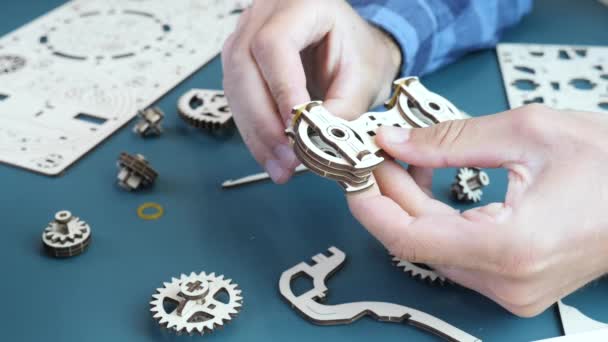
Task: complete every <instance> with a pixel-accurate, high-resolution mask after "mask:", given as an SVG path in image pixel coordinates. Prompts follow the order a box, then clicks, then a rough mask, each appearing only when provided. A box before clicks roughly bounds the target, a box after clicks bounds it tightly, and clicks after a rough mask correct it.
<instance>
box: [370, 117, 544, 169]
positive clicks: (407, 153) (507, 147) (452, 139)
mask: <svg viewBox="0 0 608 342" xmlns="http://www.w3.org/2000/svg"><path fill="white" fill-rule="evenodd" d="M528 114H530V113H528ZM520 117H521V115H516V114H515V113H514V112H504V113H500V114H495V115H490V116H484V117H480V118H473V119H467V120H454V121H447V122H442V123H440V124H437V125H434V126H431V127H427V128H414V129H407V128H397V127H381V128H380V129H379V130H378V135H377V137H376V143H377V144H378V146H380V147H381V148H382V149H383V150H384V151H385V152H386V153H388V154H389V155H391V156H392V157H393V158H395V159H398V160H401V161H403V162H405V163H408V164H412V165H416V166H420V167H431V168H444V167H464V166H477V167H486V168H498V167H503V166H505V164H509V163H512V162H520V161H521V159H522V156H523V154H524V153H527V152H529V151H530V150H531V148H532V147H533V144H532V143H531V140H530V139H528V137H527V136H522V134H521V133H522V132H521V123H520V122H519V118H520ZM527 121H530V120H527Z"/></svg>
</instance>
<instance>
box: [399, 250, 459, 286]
mask: <svg viewBox="0 0 608 342" xmlns="http://www.w3.org/2000/svg"><path fill="white" fill-rule="evenodd" d="M392 258H393V263H394V264H395V266H397V267H399V268H401V269H402V270H403V272H404V273H407V274H409V275H410V276H412V277H413V278H415V279H420V280H422V281H427V282H429V283H431V284H434V283H439V284H440V285H443V284H445V283H446V282H447V281H448V280H447V278H446V277H444V276H442V275H441V274H439V273H437V272H435V271H434V270H433V269H432V268H430V267H429V266H427V265H424V264H417V263H413V262H410V261H407V260H401V259H399V258H397V257H396V256H392Z"/></svg>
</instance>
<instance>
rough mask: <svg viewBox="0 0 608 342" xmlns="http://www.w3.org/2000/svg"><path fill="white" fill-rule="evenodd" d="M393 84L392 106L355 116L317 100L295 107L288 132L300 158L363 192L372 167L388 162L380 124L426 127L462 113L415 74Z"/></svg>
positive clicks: (370, 182) (348, 187) (351, 189)
mask: <svg viewBox="0 0 608 342" xmlns="http://www.w3.org/2000/svg"><path fill="white" fill-rule="evenodd" d="M394 89H395V91H394V95H393V97H392V98H391V99H390V100H389V101H388V102H387V103H386V107H387V108H388V111H386V112H369V113H365V114H363V115H361V116H360V117H359V118H358V119H356V120H354V121H346V120H344V119H341V118H339V117H337V116H335V115H333V114H332V113H330V112H329V111H328V110H327V109H325V108H324V107H323V105H322V102H318V101H315V102H309V103H305V104H303V105H300V106H297V107H295V108H294V109H293V113H294V119H293V121H292V125H291V127H289V128H288V129H287V130H286V134H287V135H288V136H289V137H290V138H291V140H292V143H293V147H294V151H295V153H296V155H297V156H298V158H299V159H300V160H301V161H302V163H303V164H304V165H306V166H307V167H308V168H309V169H310V170H312V171H313V172H315V173H317V174H318V175H320V176H322V177H326V178H329V179H333V180H335V181H337V182H338V183H339V184H340V185H341V186H342V187H343V188H344V190H345V191H346V192H357V191H362V190H365V189H367V188H369V187H370V186H372V185H373V184H374V181H373V178H372V177H371V174H372V171H373V170H374V169H375V168H376V167H378V165H380V164H381V163H382V162H383V161H384V158H383V157H382V150H381V149H380V148H379V147H378V146H377V145H376V143H375V138H374V137H375V135H376V131H377V130H378V128H379V127H381V126H396V127H408V128H415V127H428V126H431V125H434V124H437V123H440V122H444V121H449V120H458V119H463V118H464V116H463V115H462V113H461V112H460V111H459V110H458V109H457V108H456V107H455V106H454V105H453V104H452V103H450V102H449V101H448V100H446V99H444V98H443V97H441V96H439V95H437V94H435V93H433V92H431V91H429V90H428V89H426V88H425V87H424V86H423V85H422V83H420V81H419V80H418V78H416V77H408V78H403V79H400V80H397V81H395V83H394Z"/></svg>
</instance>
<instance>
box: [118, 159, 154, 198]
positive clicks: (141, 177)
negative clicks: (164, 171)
mask: <svg viewBox="0 0 608 342" xmlns="http://www.w3.org/2000/svg"><path fill="white" fill-rule="evenodd" d="M117 166H118V169H119V171H118V176H117V178H118V185H120V187H121V188H123V189H125V190H128V191H136V190H139V189H142V188H145V187H149V186H151V185H152V184H154V181H156V178H157V177H158V173H157V172H156V171H155V170H154V169H153V168H152V166H150V163H149V162H148V161H147V160H146V157H144V156H143V155H141V154H136V155H134V156H132V155H130V154H128V153H125V152H123V153H121V154H120V157H119V159H118V163H117Z"/></svg>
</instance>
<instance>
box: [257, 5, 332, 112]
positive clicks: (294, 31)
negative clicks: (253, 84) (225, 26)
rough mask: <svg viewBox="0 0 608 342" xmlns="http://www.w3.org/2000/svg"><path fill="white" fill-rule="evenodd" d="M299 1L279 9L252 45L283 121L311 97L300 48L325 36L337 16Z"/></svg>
mask: <svg viewBox="0 0 608 342" xmlns="http://www.w3.org/2000/svg"><path fill="white" fill-rule="evenodd" d="M299 4H300V6H298V5H297V4H296V5H295V6H294V5H290V6H289V7H287V8H286V9H284V10H279V12H278V13H275V14H274V15H273V16H272V17H271V18H270V20H269V21H268V22H267V23H265V24H264V26H263V27H262V28H261V29H260V31H259V32H258V33H257V34H256V36H255V38H254V40H253V42H252V46H251V51H252V54H253V56H254V58H255V60H256V62H257V64H258V66H259V68H260V71H261V73H262V75H263V76H264V79H265V81H266V84H267V85H268V89H269V90H270V93H271V94H272V96H273V98H274V100H275V102H276V105H277V108H278V109H279V113H280V114H281V116H282V117H283V122H285V121H287V119H288V118H289V117H290V115H291V109H292V108H293V107H294V106H296V105H299V104H302V103H305V102H308V101H310V97H309V95H308V91H307V89H306V75H305V72H304V66H303V64H302V59H301V56H300V51H302V50H303V49H304V48H306V47H307V46H309V45H311V44H313V43H316V42H318V41H320V40H321V39H323V37H325V35H326V34H327V33H328V32H329V31H330V30H331V28H332V26H333V20H334V19H333V18H334V17H333V16H332V15H331V13H329V11H322V10H320V9H317V8H316V7H314V6H312V8H311V6H309V5H308V4H306V3H305V2H301V3H299ZM303 12H306V15H302V13H303Z"/></svg>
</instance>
